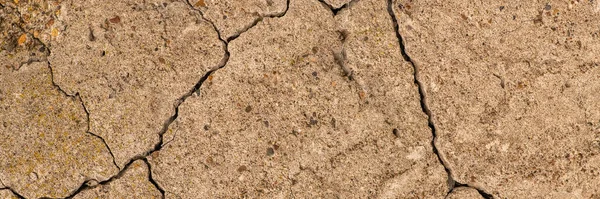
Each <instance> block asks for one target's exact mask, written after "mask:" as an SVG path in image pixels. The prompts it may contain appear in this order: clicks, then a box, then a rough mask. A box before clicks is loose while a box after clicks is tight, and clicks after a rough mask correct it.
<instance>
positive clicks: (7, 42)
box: [0, 1, 47, 69]
mask: <svg viewBox="0 0 600 199" xmlns="http://www.w3.org/2000/svg"><path fill="white" fill-rule="evenodd" d="M5 4H6V3H5V2H2V1H0V5H5ZM0 16H1V18H0V56H1V57H2V62H1V63H0V67H4V68H12V69H18V68H19V67H21V66H22V65H23V64H26V63H27V62H29V61H40V60H44V59H45V56H46V53H47V49H46V48H45V47H44V46H43V44H42V43H41V42H40V40H38V39H36V37H34V33H35V31H33V30H30V29H27V28H26V26H27V25H28V23H27V21H25V20H24V19H23V18H22V17H21V14H20V13H19V11H18V9H17V8H15V7H14V5H8V4H6V6H5V7H3V8H2V9H0ZM28 30H29V31H28ZM35 35H36V36H39V35H38V34H35Z"/></svg>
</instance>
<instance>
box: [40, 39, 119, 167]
mask: <svg viewBox="0 0 600 199" xmlns="http://www.w3.org/2000/svg"><path fill="white" fill-rule="evenodd" d="M48 50H49V49H48ZM46 63H47V64H48V69H49V70H50V79H51V82H52V86H54V88H56V89H57V90H58V91H59V92H61V93H62V94H63V95H65V96H67V97H69V98H72V99H74V100H76V101H79V102H80V103H81V107H82V108H83V111H84V112H85V117H86V120H87V124H86V130H85V132H86V133H87V134H90V135H91V136H94V137H96V138H98V139H100V140H101V141H102V143H103V144H104V146H106V149H107V150H108V153H109V154H110V156H111V158H112V163H113V165H115V167H117V169H118V170H121V167H119V165H118V164H117V162H116V160H115V155H114V153H113V152H112V149H111V148H110V146H109V145H108V143H106V140H105V139H104V138H103V137H102V136H99V135H97V134H95V133H92V131H91V120H90V112H89V111H88V109H87V107H86V106H85V102H83V98H81V95H80V94H79V92H77V93H75V94H69V93H67V92H66V91H65V90H63V89H62V88H61V87H60V86H59V85H58V84H56V82H55V81H54V70H53V68H52V65H51V64H50V61H47V62H46Z"/></svg>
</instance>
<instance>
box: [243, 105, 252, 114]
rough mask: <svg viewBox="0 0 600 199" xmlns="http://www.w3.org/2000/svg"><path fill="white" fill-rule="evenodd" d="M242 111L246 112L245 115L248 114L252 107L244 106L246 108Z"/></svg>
mask: <svg viewBox="0 0 600 199" xmlns="http://www.w3.org/2000/svg"><path fill="white" fill-rule="evenodd" d="M244 110H245V111H246V113H250V111H252V107H251V106H246V108H245V109H244Z"/></svg>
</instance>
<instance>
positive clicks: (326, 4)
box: [318, 0, 359, 16]
mask: <svg viewBox="0 0 600 199" xmlns="http://www.w3.org/2000/svg"><path fill="white" fill-rule="evenodd" d="M318 1H319V2H321V4H322V5H323V6H325V7H327V8H328V9H329V10H330V11H331V13H333V16H336V15H337V14H338V13H339V12H340V11H342V10H344V9H346V8H348V7H350V4H353V3H354V2H357V1H359V0H351V1H348V3H345V4H344V5H342V6H340V7H337V8H336V7H333V6H332V5H331V4H329V3H327V2H325V0H318Z"/></svg>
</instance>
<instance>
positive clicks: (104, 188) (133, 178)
mask: <svg viewBox="0 0 600 199" xmlns="http://www.w3.org/2000/svg"><path fill="white" fill-rule="evenodd" d="M161 197H162V195H161V193H160V191H158V190H157V189H156V187H154V185H153V184H152V183H151V182H150V181H148V166H147V165H146V163H144V161H142V160H137V161H135V162H133V163H131V165H130V166H129V168H128V169H127V170H125V172H124V173H123V175H122V176H120V177H119V178H118V179H116V180H113V181H111V182H110V183H107V184H99V185H97V186H96V187H94V188H93V189H89V190H84V191H82V192H81V193H80V194H77V195H75V197H73V198H74V199H86V198H161Z"/></svg>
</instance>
